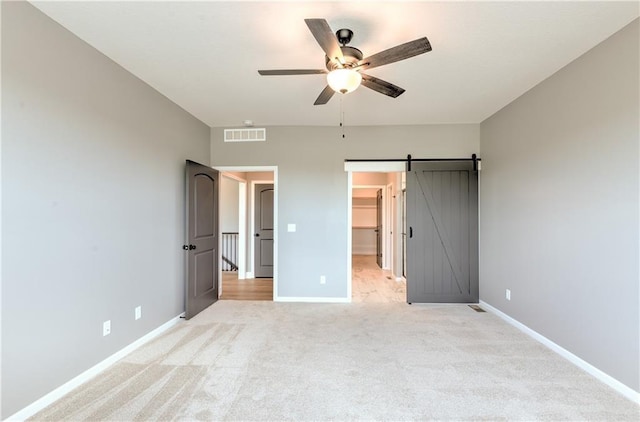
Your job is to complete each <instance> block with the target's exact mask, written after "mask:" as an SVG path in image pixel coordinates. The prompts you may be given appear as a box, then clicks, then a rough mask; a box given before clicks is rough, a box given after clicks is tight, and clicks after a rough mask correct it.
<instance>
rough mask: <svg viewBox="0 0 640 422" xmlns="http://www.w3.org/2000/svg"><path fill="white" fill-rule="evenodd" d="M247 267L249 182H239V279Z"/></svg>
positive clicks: (243, 276) (243, 275)
mask: <svg viewBox="0 0 640 422" xmlns="http://www.w3.org/2000/svg"><path fill="white" fill-rule="evenodd" d="M246 269H247V182H246V181H242V182H238V280H244V278H245V277H246Z"/></svg>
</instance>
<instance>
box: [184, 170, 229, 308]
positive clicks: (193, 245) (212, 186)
mask: <svg viewBox="0 0 640 422" xmlns="http://www.w3.org/2000/svg"><path fill="white" fill-rule="evenodd" d="M186 170H187V171H186V172H187V240H188V244H187V245H184V249H185V250H186V251H187V253H188V257H187V280H186V284H187V286H186V305H185V307H186V312H185V318H186V319H190V318H192V317H193V316H195V315H197V314H198V313H199V312H200V311H202V310H204V309H205V308H207V307H209V306H210V305H211V304H212V303H214V302H215V301H217V300H218V262H219V261H220V256H219V252H220V251H219V249H218V189H219V187H220V179H219V177H218V171H216V170H214V169H212V168H211V167H206V166H203V165H201V164H198V163H195V162H193V161H190V160H187V169H186Z"/></svg>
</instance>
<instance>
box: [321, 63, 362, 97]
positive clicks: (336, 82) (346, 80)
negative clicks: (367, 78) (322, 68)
mask: <svg viewBox="0 0 640 422" xmlns="http://www.w3.org/2000/svg"><path fill="white" fill-rule="evenodd" d="M361 82H362V75H361V74H360V72H358V71H356V70H353V69H335V70H332V71H331V72H329V73H328V74H327V83H328V84H329V86H330V87H331V89H333V90H334V91H335V92H340V93H342V94H348V93H349V92H353V91H355V90H356V89H357V88H358V87H359V86H360V83H361Z"/></svg>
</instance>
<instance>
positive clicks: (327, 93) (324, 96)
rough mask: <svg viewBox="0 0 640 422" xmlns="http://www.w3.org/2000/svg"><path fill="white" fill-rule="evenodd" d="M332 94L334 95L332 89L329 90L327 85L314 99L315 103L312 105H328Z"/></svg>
mask: <svg viewBox="0 0 640 422" xmlns="http://www.w3.org/2000/svg"><path fill="white" fill-rule="evenodd" d="M334 93H335V91H334V90H333V89H331V87H330V86H329V85H327V86H326V87H325V88H324V89H323V90H322V92H321V93H320V95H318V98H316V102H315V103H313V105H322V104H326V103H328V102H329V100H330V99H331V97H333V94H334Z"/></svg>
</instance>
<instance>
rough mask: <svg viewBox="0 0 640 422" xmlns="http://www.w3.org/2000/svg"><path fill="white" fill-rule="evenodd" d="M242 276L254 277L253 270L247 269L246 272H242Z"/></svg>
mask: <svg viewBox="0 0 640 422" xmlns="http://www.w3.org/2000/svg"><path fill="white" fill-rule="evenodd" d="M244 277H245V278H255V277H253V271H247V272H246V273H244Z"/></svg>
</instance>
